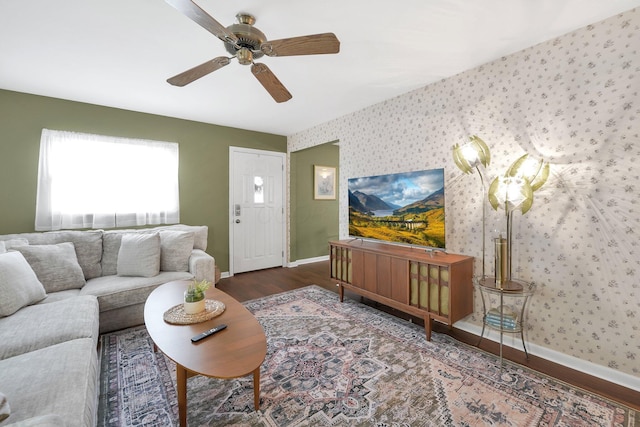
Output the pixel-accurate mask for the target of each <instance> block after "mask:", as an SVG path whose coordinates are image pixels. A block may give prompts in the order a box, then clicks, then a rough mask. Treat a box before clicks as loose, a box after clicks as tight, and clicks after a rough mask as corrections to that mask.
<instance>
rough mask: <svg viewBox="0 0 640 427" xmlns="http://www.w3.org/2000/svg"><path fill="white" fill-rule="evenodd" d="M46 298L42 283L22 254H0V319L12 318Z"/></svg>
mask: <svg viewBox="0 0 640 427" xmlns="http://www.w3.org/2000/svg"><path fill="white" fill-rule="evenodd" d="M46 296H47V294H46V292H45V290H44V287H43V286H42V283H40V281H39V280H38V277H37V276H36V273H35V272H34V271H33V269H32V268H31V266H30V265H29V263H28V262H27V260H26V259H25V258H24V256H23V255H22V254H21V253H20V252H6V253H3V254H0V317H4V316H10V315H12V314H13V313H15V312H16V311H18V310H20V309H21V308H22V307H26V306H28V305H31V304H35V303H36V302H38V301H41V300H42V299H44V298H45V297H46Z"/></svg>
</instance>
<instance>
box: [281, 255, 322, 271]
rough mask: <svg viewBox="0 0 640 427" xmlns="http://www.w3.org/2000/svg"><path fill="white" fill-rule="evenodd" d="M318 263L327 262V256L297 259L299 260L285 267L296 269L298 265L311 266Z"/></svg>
mask: <svg viewBox="0 0 640 427" xmlns="http://www.w3.org/2000/svg"><path fill="white" fill-rule="evenodd" d="M320 261H329V255H323V256H317V257H315V258H306V259H299V260H296V261H291V262H290V263H289V264H287V267H289V268H293V267H297V266H299V265H303V264H312V263H314V262H320Z"/></svg>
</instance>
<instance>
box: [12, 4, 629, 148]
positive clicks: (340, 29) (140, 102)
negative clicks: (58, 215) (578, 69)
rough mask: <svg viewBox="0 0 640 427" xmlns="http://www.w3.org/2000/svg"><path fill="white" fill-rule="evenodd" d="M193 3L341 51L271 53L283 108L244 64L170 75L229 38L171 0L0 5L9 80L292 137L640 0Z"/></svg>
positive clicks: (223, 19) (226, 18) (20, 86)
mask: <svg viewBox="0 0 640 427" xmlns="http://www.w3.org/2000/svg"><path fill="white" fill-rule="evenodd" d="M196 2H197V3H198V4H199V5H200V6H201V7H202V8H203V9H204V10H206V11H207V12H208V13H209V14H210V15H212V16H213V17H214V18H215V19H216V20H217V21H218V22H220V23H221V24H223V25H225V26H226V25H230V24H233V23H234V22H235V15H236V14H237V13H238V12H240V11H242V12H249V13H251V14H253V15H254V16H255V17H256V24H255V26H256V27H257V28H259V29H260V30H262V31H263V32H264V33H265V34H266V36H267V38H269V39H271V40H274V39H280V38H285V37H293V36H300V35H307V34H316V33H323V32H333V33H335V34H336V35H337V37H338V39H339V40H340V42H341V46H340V53H339V54H337V55H316V56H295V57H278V58H276V57H266V56H265V57H263V58H260V59H259V60H257V62H263V63H265V64H267V65H268V66H269V67H270V68H271V70H272V71H273V72H274V74H275V75H276V76H277V77H278V78H279V79H280V81H282V83H283V84H284V85H285V86H286V87H287V88H288V89H289V91H290V92H291V93H292V94H293V99H291V100H290V101H288V102H286V103H282V104H277V103H275V102H274V101H273V99H272V98H271V97H270V96H269V94H268V93H267V92H266V91H265V90H264V89H263V88H262V86H261V85H260V84H259V82H258V81H257V80H256V79H255V78H254V77H253V75H252V74H251V71H250V69H249V67H247V66H242V65H240V64H238V63H237V61H233V62H232V63H231V64H230V65H229V66H227V67H225V68H223V69H220V70H218V71H216V72H214V73H212V74H210V75H208V76H205V77H203V78H201V79H200V80H197V81H195V82H194V83H191V84H189V85H187V86H185V87H182V88H181V87H174V86H171V85H169V84H168V83H167V82H166V79H167V78H169V77H171V76H174V75H176V74H178V73H180V72H182V71H185V70H187V69H189V68H191V67H193V66H196V65H198V64H201V63H203V62H205V61H207V60H210V59H212V58H214V57H217V56H222V55H226V54H227V53H226V51H225V49H224V46H223V44H222V42H221V41H220V40H218V39H217V38H216V37H215V36H213V35H212V34H211V33H209V32H207V31H206V30H204V29H203V28H202V27H200V26H199V25H197V24H196V23H195V22H192V21H190V20H189V19H188V18H186V17H185V16H183V15H181V14H180V13H179V12H178V11H177V10H176V9H174V8H173V7H171V6H169V5H168V4H167V3H165V2H164V1H163V0H64V1H52V0H2V1H0V88H1V89H8V90H13V91H19V92H26V93H31V94H37V95H45V96H52V97H56V98H62V99H69V100H74V101H81V102H87V103H92V104H98V105H105V106H110V107H117V108H123V109H127V110H133V111H140V112H146V113H153V114H160V115H164V116H170V117H178V118H182V119H189V120H196V121H200V122H205V123H213V124H218V125H224V126H232V127H237V128H243V129H250V130H256V131H263V132H269V133H274V134H279V135H291V134H294V133H296V132H299V131H302V130H305V129H308V128H310V127H312V126H314V125H317V124H320V123H324V122H326V121H329V120H331V119H334V118H337V117H340V116H343V115H345V114H348V113H351V112H354V111H357V110H359V109H362V108H364V107H366V106H369V105H372V104H375V103H377V102H380V101H383V100H385V99H389V98H392V97H395V96H397V95H401V94H403V93H406V92H408V91H411V90H413V89H416V88H419V87H422V86H425V85H427V84H429V83H432V82H435V81H438V80H441V79H443V78H446V77H449V76H452V75H455V74H457V73H459V72H461V71H465V70H468V69H471V68H473V67H476V66H478V65H481V64H483V63H486V62H489V61H492V60H494V59H496V58H499V57H501V56H504V55H508V54H510V53H513V52H516V51H519V50H522V49H524V48H526V47H529V46H532V45H534V44H537V43H540V42H543V41H546V40H549V39H551V38H553V37H555V36H559V35H562V34H565V33H567V32H570V31H572V30H575V29H578V28H581V27H584V26H585V25H588V24H592V23H595V22H597V21H600V20H602V19H605V18H608V17H610V16H613V15H615V14H617V13H620V12H623V11H626V10H629V9H632V8H634V7H636V6H640V0H606V1H603V0H483V1H472V0H404V1H397V0H396V1H392V0H320V1H310V0H270V1H265V0H236V1H215V0H196Z"/></svg>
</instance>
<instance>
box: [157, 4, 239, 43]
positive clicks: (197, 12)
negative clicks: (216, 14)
mask: <svg viewBox="0 0 640 427" xmlns="http://www.w3.org/2000/svg"><path fill="white" fill-rule="evenodd" d="M165 1H166V2H167V3H169V4H170V5H171V6H173V7H174V8H176V9H178V10H179V11H180V12H182V14H183V15H185V16H186V17H187V18H189V19H191V20H192V21H194V22H195V23H196V24H198V25H200V26H201V27H202V28H204V29H205V30H207V31H209V32H210V33H211V34H213V35H214V36H216V37H218V38H219V39H220V40H222V41H223V42H228V43H231V44H234V45H235V44H237V43H238V38H237V37H236V36H235V34H233V33H232V32H231V31H229V30H227V29H226V28H225V27H224V26H223V25H222V24H220V23H219V22H218V21H216V20H215V19H213V17H212V16H211V15H209V14H208V13H207V12H205V11H204V10H203V9H202V8H201V7H200V6H198V5H197V4H195V3H194V2H193V1H191V0H165Z"/></svg>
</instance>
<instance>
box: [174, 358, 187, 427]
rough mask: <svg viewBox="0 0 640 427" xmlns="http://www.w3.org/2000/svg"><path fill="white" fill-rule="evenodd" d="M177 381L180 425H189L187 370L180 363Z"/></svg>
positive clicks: (177, 367)
mask: <svg viewBox="0 0 640 427" xmlns="http://www.w3.org/2000/svg"><path fill="white" fill-rule="evenodd" d="M176 383H177V385H178V414H179V417H180V426H181V427H187V370H186V369H185V368H184V367H183V366H180V365H176Z"/></svg>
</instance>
